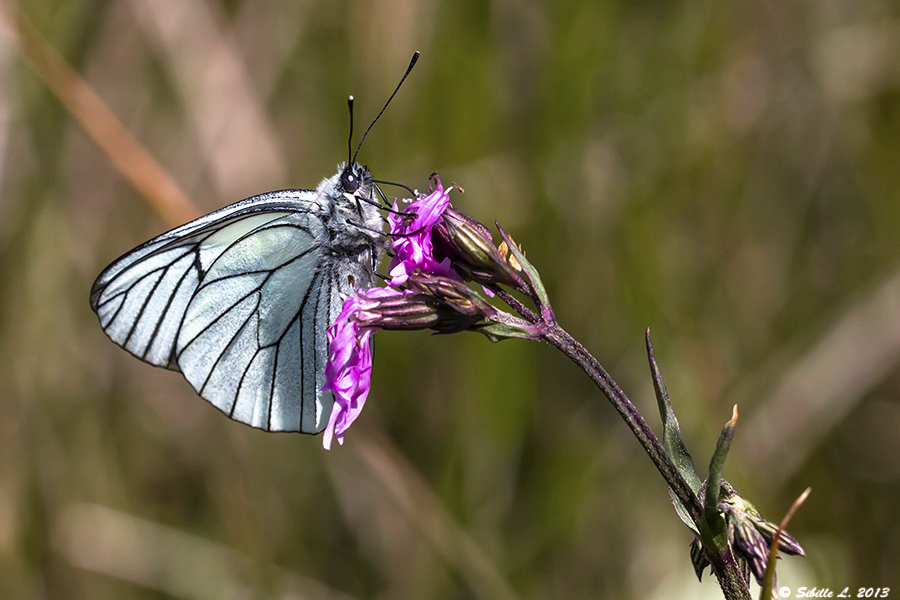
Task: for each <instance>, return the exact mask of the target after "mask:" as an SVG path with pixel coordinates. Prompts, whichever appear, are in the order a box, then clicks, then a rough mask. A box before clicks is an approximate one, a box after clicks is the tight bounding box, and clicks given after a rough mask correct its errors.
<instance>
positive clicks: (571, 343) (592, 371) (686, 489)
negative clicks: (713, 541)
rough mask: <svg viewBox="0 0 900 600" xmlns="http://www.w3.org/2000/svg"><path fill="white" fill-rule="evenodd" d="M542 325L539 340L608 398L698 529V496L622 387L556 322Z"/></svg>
mask: <svg viewBox="0 0 900 600" xmlns="http://www.w3.org/2000/svg"><path fill="white" fill-rule="evenodd" d="M545 325H547V330H546V332H545V333H544V335H543V337H542V339H543V340H544V341H545V342H547V343H548V344H550V345H551V346H553V347H555V348H557V349H559V350H560V351H561V352H562V353H563V354H565V355H566V356H568V357H569V358H571V359H572V360H573V361H574V362H575V364H577V365H578V366H579V367H581V368H582V370H583V371H584V372H585V373H586V374H587V375H588V377H590V378H591V379H592V380H593V382H594V383H595V384H597V387H599V388H600V391H602V392H603V394H604V395H605V396H606V397H607V398H608V399H609V401H610V402H611V403H612V405H613V407H614V408H615V409H616V410H617V411H618V413H619V415H621V416H622V418H623V419H624V420H625V423H626V424H627V425H628V427H630V428H631V431H632V432H633V433H634V435H635V437H636V438H637V439H638V441H639V442H640V443H641V445H642V446H643V447H644V450H646V451H647V454H648V455H649V456H650V460H652V461H653V464H655V465H656V468H657V469H658V470H659V472H660V474H661V475H662V476H663V479H665V480H666V483H667V484H668V485H669V487H670V488H671V489H672V491H673V492H674V494H675V496H677V497H678V499H679V500H681V502H682V504H684V506H685V507H687V509H688V512H689V513H690V515H691V518H692V519H693V520H694V523H696V524H697V526H698V527H699V526H700V501H699V500H698V498H697V495H696V494H695V493H694V491H693V490H692V489H691V488H690V486H688V484H687V482H686V481H685V480H684V478H683V477H682V476H681V474H680V473H679V472H678V470H677V469H676V468H675V465H674V463H672V460H671V459H670V458H669V455H668V454H666V450H665V448H663V445H662V443H660V441H659V439H658V438H657V437H656V434H655V433H653V430H651V429H650V426H649V425H647V422H646V421H645V420H644V417H642V416H641V413H639V412H638V409H637V408H635V406H634V404H632V403H631V400H629V399H628V396H626V395H625V392H623V391H622V388H620V387H619V385H618V384H617V383H616V382H615V381H613V378H612V377H610V376H609V373H607V372H606V370H605V369H604V368H603V367H602V366H600V363H599V362H597V359H596V358H594V357H593V356H591V354H590V353H589V352H588V351H587V350H586V349H585V348H584V346H582V345H581V344H579V343H578V341H577V340H575V338H573V337H572V336H571V335H569V334H568V333H567V332H566V331H565V330H563V329H562V328H561V327H560V326H559V325H557V324H555V323H551V324H545Z"/></svg>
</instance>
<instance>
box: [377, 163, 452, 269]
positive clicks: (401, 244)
mask: <svg viewBox="0 0 900 600" xmlns="http://www.w3.org/2000/svg"><path fill="white" fill-rule="evenodd" d="M434 181H435V186H436V187H435V189H434V190H432V191H431V193H430V194H428V195H427V196H419V198H418V199H416V200H415V201H414V202H412V203H411V204H410V205H409V206H407V207H406V208H405V209H403V211H402V212H403V214H396V213H397V211H398V208H397V203H396V202H394V207H393V209H394V211H395V212H392V213H390V214H389V215H388V222H389V223H390V226H391V233H390V236H391V240H392V241H391V247H392V248H393V250H394V259H393V260H392V261H391V267H390V271H389V274H390V276H391V280H390V282H389V284H390V285H392V286H400V285H403V284H404V283H406V280H407V279H408V278H409V276H410V275H411V274H412V273H414V272H415V271H416V270H421V271H423V272H425V273H433V274H435V275H442V276H445V277H452V278H455V279H458V278H459V277H458V276H457V275H456V273H455V272H454V271H453V270H452V269H451V268H450V259H449V258H444V260H442V261H440V262H438V261H437V260H436V259H435V258H434V247H433V244H432V241H431V230H432V229H433V228H434V226H435V225H436V224H437V223H438V222H440V220H441V218H442V215H443V214H444V211H445V210H447V208H448V207H449V206H450V194H449V190H444V186H443V185H441V180H440V179H438V177H437V176H435V178H434ZM410 217H412V218H410Z"/></svg>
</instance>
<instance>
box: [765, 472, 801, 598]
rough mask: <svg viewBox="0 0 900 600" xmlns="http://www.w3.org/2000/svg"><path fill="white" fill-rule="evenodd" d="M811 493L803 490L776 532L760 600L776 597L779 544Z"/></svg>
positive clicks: (770, 547)
mask: <svg viewBox="0 0 900 600" xmlns="http://www.w3.org/2000/svg"><path fill="white" fill-rule="evenodd" d="M811 491H812V488H806V489H805V490H803V493H802V494H800V495H799V496H798V497H797V499H796V500H794V503H793V504H792V505H791V508H790V509H789V510H788V511H787V514H786V515H784V518H783V519H782V520H781V523H779V524H778V529H776V530H775V536H774V537H773V538H772V544H771V545H770V546H769V559H768V560H767V561H766V577H765V579H764V580H763V584H762V589H761V590H760V593H759V598H760V600H769V599H770V598H773V597H774V594H773V592H774V590H773V589H772V588H773V587H774V586H775V561H776V560H777V558H778V543H779V540H780V539H781V532H782V531H784V530H785V529H787V526H788V523H790V522H791V519H793V518H794V513H796V512H797V509H798V508H800V505H801V504H803V503H804V502H806V498H807V496H809V493H810V492H811Z"/></svg>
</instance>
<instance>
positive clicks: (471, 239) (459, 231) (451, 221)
mask: <svg viewBox="0 0 900 600" xmlns="http://www.w3.org/2000/svg"><path fill="white" fill-rule="evenodd" d="M432 235H433V237H432V239H433V240H434V251H435V255H436V256H447V257H449V258H450V260H451V264H452V265H453V268H454V269H455V270H456V271H457V272H458V273H459V274H460V275H462V276H463V277H464V278H468V279H471V280H474V281H477V282H478V283H481V284H482V285H489V284H492V283H502V284H505V285H508V286H510V287H513V288H517V289H522V288H523V287H524V281H523V279H522V277H521V276H520V275H519V273H518V272H517V269H515V268H514V267H513V266H512V265H511V264H510V263H509V262H507V260H506V259H505V258H504V256H503V255H502V254H501V253H500V251H499V250H498V249H497V246H495V245H494V240H493V237H492V236H491V232H490V230H488V228H487V227H485V226H484V225H482V224H481V223H479V222H478V221H476V220H475V219H473V218H472V217H470V216H469V215H467V214H465V213H463V212H461V211H459V210H456V209H455V208H453V207H450V208H448V209H447V210H446V211H445V212H444V215H443V219H442V220H441V221H440V222H439V223H438V224H437V225H435V227H434V231H433V234H432Z"/></svg>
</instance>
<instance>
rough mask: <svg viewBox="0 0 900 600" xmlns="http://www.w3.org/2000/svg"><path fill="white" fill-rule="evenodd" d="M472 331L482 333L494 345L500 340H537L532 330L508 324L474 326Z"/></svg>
mask: <svg viewBox="0 0 900 600" xmlns="http://www.w3.org/2000/svg"><path fill="white" fill-rule="evenodd" d="M472 331H477V332H478V333H483V334H484V335H485V336H486V337H487V338H488V339H489V340H491V341H492V342H494V343H497V342H499V341H501V340H508V339H510V338H521V339H526V340H535V339H538V337H537V336H535V333H534V330H533V328H532V329H528V328H524V327H518V326H516V325H511V324H508V323H487V324H485V325H476V326H475V327H473V328H472Z"/></svg>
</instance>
